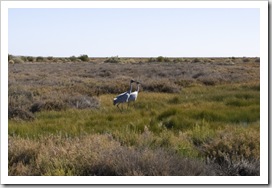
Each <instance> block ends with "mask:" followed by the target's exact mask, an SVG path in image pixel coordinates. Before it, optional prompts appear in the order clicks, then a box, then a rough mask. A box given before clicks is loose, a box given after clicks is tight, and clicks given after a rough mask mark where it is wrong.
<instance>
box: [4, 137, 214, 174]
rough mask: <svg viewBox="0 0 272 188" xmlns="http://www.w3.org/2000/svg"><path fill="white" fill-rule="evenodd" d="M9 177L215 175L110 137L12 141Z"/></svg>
mask: <svg viewBox="0 0 272 188" xmlns="http://www.w3.org/2000/svg"><path fill="white" fill-rule="evenodd" d="M9 143H10V145H9V175H10V176H12V175H51V176H55V175H74V176H76V175H77V176H90V175H96V176H113V175H116V176H173V175H175V176H177V175H178V176H186V175H189V176H198V175H213V172H212V171H210V170H209V169H208V167H207V166H206V165H205V164H204V163H202V162H201V161H197V160H194V159H188V158H184V157H181V156H179V155H178V154H176V153H173V152H171V151H167V150H165V149H159V148H158V149H149V148H142V149H137V148H135V147H126V146H122V145H121V144H120V143H119V142H117V141H115V140H113V138H112V137H111V136H107V135H90V136H83V137H81V138H80V139H78V138H74V139H73V138H62V137H57V136H55V137H52V136H51V137H45V138H42V139H41V140H39V141H34V140H33V141H31V140H26V139H20V138H10V139H9Z"/></svg>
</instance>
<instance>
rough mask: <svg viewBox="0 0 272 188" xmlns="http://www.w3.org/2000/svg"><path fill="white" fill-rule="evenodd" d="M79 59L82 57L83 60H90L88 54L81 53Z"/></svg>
mask: <svg viewBox="0 0 272 188" xmlns="http://www.w3.org/2000/svg"><path fill="white" fill-rule="evenodd" d="M78 59H80V60H81V61H86V62H87V61H89V57H88V55H81V56H79V57H78Z"/></svg>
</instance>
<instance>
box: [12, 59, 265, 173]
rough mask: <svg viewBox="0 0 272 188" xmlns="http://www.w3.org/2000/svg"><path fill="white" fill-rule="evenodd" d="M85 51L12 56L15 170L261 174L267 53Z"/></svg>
mask: <svg viewBox="0 0 272 188" xmlns="http://www.w3.org/2000/svg"><path fill="white" fill-rule="evenodd" d="M80 57H81V59H80V58H77V57H74V56H72V57H70V58H55V57H50V58H48V57H47V58H45V57H42V58H43V59H42V60H41V58H38V59H40V60H39V61H37V58H35V57H32V58H33V59H32V60H33V61H29V60H28V59H30V60H31V58H30V57H25V59H24V58H23V57H13V56H11V55H10V56H9V63H10V64H9V80H8V82H9V95H8V99H9V125H8V126H9V142H8V144H9V147H8V148H9V164H8V166H9V175H72V176H74V175H79V176H86V175H132V176H133V175H137V176H141V175H149V176H153V175H155V176H156V175H163V176H167V175H169V176H183V175H189V176H197V175H209V176H210V175H223V176H236V175H247V176H256V175H260V132H259V130H260V82H259V80H260V79H259V77H260V75H259V74H260V64H259V62H260V59H259V58H246V57H243V58H237V57H230V58H167V57H161V56H160V57H157V58H119V57H118V56H116V57H109V58H89V57H88V56H87V57H86V56H85V55H82V56H80ZM86 58H87V59H86ZM15 59H20V62H19V63H18V62H17V63H16V62H15ZM45 59H46V60H45ZM63 59H66V60H63ZM78 59H79V60H80V61H79V60H78ZM11 61H13V62H11ZM16 61H17V60H16ZM132 78H133V79H136V80H140V81H141V83H142V85H141V88H140V93H139V96H138V99H137V101H136V102H134V103H132V104H130V106H129V107H127V105H124V106H123V108H124V110H123V111H122V112H120V111H119V110H118V109H117V108H116V106H113V101H112V100H113V98H114V97H115V96H116V95H117V94H119V93H121V92H124V91H126V90H128V87H129V81H130V79H132ZM135 89H136V86H134V89H133V90H135Z"/></svg>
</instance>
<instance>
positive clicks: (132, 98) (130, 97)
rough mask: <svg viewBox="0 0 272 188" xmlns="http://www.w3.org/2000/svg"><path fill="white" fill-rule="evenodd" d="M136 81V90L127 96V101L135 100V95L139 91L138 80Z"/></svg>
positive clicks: (136, 95)
mask: <svg viewBox="0 0 272 188" xmlns="http://www.w3.org/2000/svg"><path fill="white" fill-rule="evenodd" d="M136 83H137V90H136V91H134V92H132V93H131V94H130V96H129V98H128V102H130V101H136V99H137V97H138V93H139V90H140V82H138V81H137V82H136Z"/></svg>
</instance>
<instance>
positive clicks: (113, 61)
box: [104, 56, 122, 63]
mask: <svg viewBox="0 0 272 188" xmlns="http://www.w3.org/2000/svg"><path fill="white" fill-rule="evenodd" d="M104 62H105V63H121V62H122V60H121V59H120V58H119V57H118V56H115V57H110V58H107V59H106V60H105V61H104Z"/></svg>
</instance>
